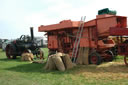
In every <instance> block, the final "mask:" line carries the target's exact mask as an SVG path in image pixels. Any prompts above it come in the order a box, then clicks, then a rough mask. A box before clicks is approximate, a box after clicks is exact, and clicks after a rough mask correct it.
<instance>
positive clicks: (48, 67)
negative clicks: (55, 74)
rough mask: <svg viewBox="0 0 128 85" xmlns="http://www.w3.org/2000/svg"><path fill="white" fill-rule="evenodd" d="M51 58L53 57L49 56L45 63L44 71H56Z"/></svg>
mask: <svg viewBox="0 0 128 85" xmlns="http://www.w3.org/2000/svg"><path fill="white" fill-rule="evenodd" d="M53 56H54V55H51V56H49V57H48V60H47V63H46V65H45V67H44V69H45V70H55V69H56V65H55V63H54V61H53V59H52V57H53Z"/></svg>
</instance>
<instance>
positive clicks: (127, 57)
mask: <svg viewBox="0 0 128 85" xmlns="http://www.w3.org/2000/svg"><path fill="white" fill-rule="evenodd" d="M124 62H125V65H126V66H128V56H124Z"/></svg>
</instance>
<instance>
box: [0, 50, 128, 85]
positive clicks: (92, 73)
mask: <svg viewBox="0 0 128 85" xmlns="http://www.w3.org/2000/svg"><path fill="white" fill-rule="evenodd" d="M43 50H44V51H45V57H46V56H47V53H48V49H47V48H45V49H43ZM44 65H45V64H36V63H30V62H23V61H21V60H20V57H18V59H16V60H8V59H7V58H6V56H5V53H4V52H3V51H2V50H1V49H0V85H128V67H126V66H125V65H124V62H123V57H118V59H117V60H116V61H113V62H107V63H102V64H101V65H98V66H97V65H81V66H76V67H74V68H73V69H70V70H67V71H65V72H60V71H46V70H44V69H43V67H44Z"/></svg>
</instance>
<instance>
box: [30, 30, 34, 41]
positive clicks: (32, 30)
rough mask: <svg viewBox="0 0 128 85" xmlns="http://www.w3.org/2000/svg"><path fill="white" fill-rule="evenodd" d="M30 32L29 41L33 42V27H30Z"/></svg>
mask: <svg viewBox="0 0 128 85" xmlns="http://www.w3.org/2000/svg"><path fill="white" fill-rule="evenodd" d="M30 32H31V40H34V34H33V27H30Z"/></svg>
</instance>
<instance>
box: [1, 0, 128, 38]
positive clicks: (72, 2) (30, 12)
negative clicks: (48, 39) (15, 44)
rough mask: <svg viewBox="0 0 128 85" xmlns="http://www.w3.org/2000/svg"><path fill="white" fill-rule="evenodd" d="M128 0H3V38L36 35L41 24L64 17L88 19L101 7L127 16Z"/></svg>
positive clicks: (39, 34)
mask: <svg viewBox="0 0 128 85" xmlns="http://www.w3.org/2000/svg"><path fill="white" fill-rule="evenodd" d="M127 4H128V0H0V38H8V39H14V38H18V37H20V35H22V34H27V35H30V30H29V28H30V27H34V35H35V36H43V33H42V32H38V27H39V26H40V25H48V24H55V23H59V22H60V21H62V20H67V19H71V20H74V21H78V20H80V18H81V16H86V21H88V20H91V19H94V18H95V17H96V15H97V12H98V10H100V9H103V8H110V9H112V10H116V11H117V15H121V16H128V10H127V8H128V6H127Z"/></svg>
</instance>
